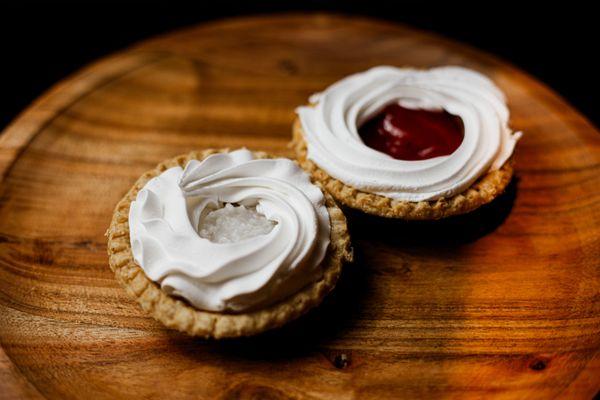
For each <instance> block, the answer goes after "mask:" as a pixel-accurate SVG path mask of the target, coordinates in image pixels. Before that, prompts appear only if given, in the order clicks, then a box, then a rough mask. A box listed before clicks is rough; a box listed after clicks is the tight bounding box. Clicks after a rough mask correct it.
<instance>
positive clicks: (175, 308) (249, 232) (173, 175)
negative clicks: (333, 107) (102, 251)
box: [107, 149, 352, 339]
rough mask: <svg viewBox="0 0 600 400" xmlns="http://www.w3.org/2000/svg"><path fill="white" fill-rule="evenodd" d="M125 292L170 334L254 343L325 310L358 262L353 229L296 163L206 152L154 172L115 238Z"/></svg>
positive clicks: (118, 220)
mask: <svg viewBox="0 0 600 400" xmlns="http://www.w3.org/2000/svg"><path fill="white" fill-rule="evenodd" d="M107 236H108V254H109V265H110V268H111V269H112V270H113V272H114V273H115V277H116V279H117V281H118V282H119V283H120V284H121V285H122V286H123V287H124V288H125V289H126V290H127V292H128V293H129V294H130V295H131V296H132V297H133V298H135V299H136V300H137V302H138V303H139V304H140V305H141V307H142V308H143V309H144V310H145V311H147V312H148V313H150V314H151V315H152V316H153V317H154V318H155V319H157V320H158V321H160V322H162V323H163V324H164V325H165V326H167V327H169V328H173V329H177V330H179V331H182V332H186V333H188V334H190V335H193V336H201V337H205V338H216V339H220V338H230V337H240V336H249V335H255V334H258V333H261V332H263V331H266V330H268V329H272V328H276V327H279V326H281V325H283V324H285V323H287V322H289V321H291V320H293V319H295V318H297V317H299V316H301V315H302V314H304V313H306V312H307V311H308V310H310V309H311V308H313V307H315V306H317V305H318V304H319V303H320V302H321V301H322V300H323V298H324V297H325V296H326V295H327V294H328V293H329V292H330V291H331V290H332V289H333V288H334V286H335V284H336V282H337V280H338V277H339V276H340V273H341V270H342V266H343V264H344V263H346V262H349V261H351V260H352V252H351V247H350V238H349V235H348V230H347V226H346V219H345V217H344V214H343V213H342V212H341V210H340V209H339V208H338V207H337V205H336V203H335V201H334V200H333V199H332V197H331V196H330V195H329V194H327V193H326V192H323V191H322V190H321V189H320V187H319V184H318V183H316V184H315V183H312V182H311V180H310V179H309V176H308V175H307V174H306V173H305V172H304V171H303V170H302V169H301V168H299V167H298V165H297V164H296V163H294V162H293V161H291V160H288V159H282V158H274V157H271V156H269V155H267V154H265V153H261V152H250V151H248V150H246V149H241V150H236V151H231V152H230V151H228V150H205V151H201V152H192V153H189V154H187V155H182V156H179V157H175V158H173V159H170V160H166V161H163V162H161V163H160V164H158V166H157V167H156V168H154V169H152V170H150V171H148V172H146V173H145V174H143V175H142V176H141V177H140V178H139V179H138V181H137V182H136V183H135V184H134V185H133V187H132V188H131V189H130V190H129V192H128V193H127V194H126V195H125V197H123V199H122V200H121V201H120V202H119V203H118V204H117V206H116V208H115V211H114V214H113V219H112V222H111V224H110V227H109V229H108V231H107Z"/></svg>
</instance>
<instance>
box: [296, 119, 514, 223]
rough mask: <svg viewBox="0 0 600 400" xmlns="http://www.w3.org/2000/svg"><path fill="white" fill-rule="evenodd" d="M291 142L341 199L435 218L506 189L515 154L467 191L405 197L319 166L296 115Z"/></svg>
mask: <svg viewBox="0 0 600 400" xmlns="http://www.w3.org/2000/svg"><path fill="white" fill-rule="evenodd" d="M292 134H293V136H292V141H291V143H290V146H291V147H292V148H293V149H294V152H295V154H296V160H297V161H298V163H299V164H300V166H301V167H302V168H304V170H305V171H307V172H308V173H310V175H311V176H312V178H313V180H315V181H317V182H320V183H321V185H322V186H323V187H324V188H325V189H327V191H328V192H329V193H330V194H331V195H332V196H333V197H334V198H335V199H336V200H337V201H338V202H340V203H342V204H344V205H345V206H348V207H350V208H354V209H357V210H360V211H363V212H365V213H368V214H372V215H376V216H380V217H386V218H400V219H405V220H435V219H441V218H446V217H450V216H453V215H460V214H465V213H468V212H470V211H473V210H474V209H476V208H478V207H481V206H482V205H484V204H487V203H489V202H491V201H492V200H494V199H495V198H496V197H498V196H499V195H500V194H502V193H503V192H504V189H506V186H507V185H508V183H509V182H510V180H511V178H512V176H513V160H512V157H511V158H510V159H509V160H508V161H507V162H505V163H504V165H503V166H502V168H500V169H499V170H497V171H491V172H488V173H487V174H486V175H484V176H482V177H481V178H479V179H478V180H477V181H476V182H475V183H473V184H472V185H471V186H470V187H469V188H467V189H466V190H465V191H464V192H462V193H459V194H457V195H454V196H452V197H449V198H441V199H437V200H430V201H418V202H413V201H402V200H394V199H391V198H389V197H386V196H381V195H378V194H374V193H367V192H363V191H361V190H358V189H355V188H353V187H351V186H347V185H345V184H344V183H343V182H341V181H339V180H337V179H335V178H333V177H331V176H330V175H329V174H327V172H325V171H323V170H322V169H320V168H319V167H318V166H317V165H316V164H315V163H314V162H313V161H311V160H309V159H308V158H307V148H306V141H305V140H304V134H303V132H302V126H301V124H300V120H299V119H298V118H296V120H295V121H294V126H293V133H292Z"/></svg>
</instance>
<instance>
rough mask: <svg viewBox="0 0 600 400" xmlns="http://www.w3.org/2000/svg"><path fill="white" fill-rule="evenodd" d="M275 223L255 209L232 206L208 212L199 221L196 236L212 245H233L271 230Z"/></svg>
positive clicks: (228, 205)
mask: <svg viewBox="0 0 600 400" xmlns="http://www.w3.org/2000/svg"><path fill="white" fill-rule="evenodd" d="M275 225H277V222H275V221H271V220H269V219H267V217H265V216H264V215H263V214H261V213H259V212H258V211H256V207H248V208H246V207H245V206H243V205H241V206H234V205H232V204H230V203H227V204H225V207H222V208H218V209H216V210H213V211H210V212H208V214H206V216H204V218H202V219H201V220H200V224H199V226H198V234H199V235H200V236H201V237H203V238H205V239H208V240H210V241H211V242H214V243H235V242H239V241H241V240H244V239H250V238H253V237H256V236H260V235H266V234H268V233H269V232H271V231H272V230H273V228H274V227H275Z"/></svg>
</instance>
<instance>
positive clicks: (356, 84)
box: [296, 66, 521, 202]
mask: <svg viewBox="0 0 600 400" xmlns="http://www.w3.org/2000/svg"><path fill="white" fill-rule="evenodd" d="M310 102H311V105H310V106H302V107H298V108H297V109H296V112H297V114H298V116H299V120H300V123H301V126H302V131H303V135H304V140H305V141H306V145H307V150H308V151H307V157H308V159H310V160H312V161H313V162H314V163H315V164H317V165H318V166H319V168H321V169H323V170H324V171H325V172H327V173H328V174H329V175H330V176H332V177H333V178H336V179H338V180H340V181H342V182H343V183H344V184H346V185H348V186H352V187H354V188H356V189H358V190H362V191H364V192H369V193H375V194H378V195H382V196H386V197H389V198H392V199H396V200H402V201H413V202H414V201H422V200H435V199H438V198H441V197H446V198H447V197H451V196H454V195H456V194H458V193H461V192H463V191H464V190H466V189H467V188H468V187H469V186H470V185H472V184H473V183H474V182H475V181H476V180H477V179H478V178H479V177H481V176H482V175H483V174H485V173H487V172H488V171H493V170H497V169H499V168H501V167H502V165H503V164H504V163H505V162H506V161H507V160H508V159H509V158H510V156H511V154H512V152H513V150H514V147H515V144H516V142H517V140H518V139H519V138H520V137H521V132H516V133H513V131H512V130H511V129H510V128H509V126H508V120H509V111H508V107H507V105H506V100H505V97H504V94H503V93H502V92H501V90H500V89H499V88H498V87H497V86H496V85H495V84H494V83H493V82H492V81H491V80H490V79H488V78H487V77H485V76H484V75H482V74H480V73H478V72H476V71H473V70H470V69H466V68H462V67H439V68H433V69H430V70H416V69H410V68H396V67H389V66H381V67H375V68H372V69H369V70H367V71H365V72H362V73H358V74H354V75H351V76H348V77H346V78H344V79H342V80H340V81H338V82H336V83H334V84H333V85H331V86H330V87H329V88H327V89H326V90H325V91H324V92H322V93H318V94H315V95H313V96H311V98H310ZM390 104H398V105H400V106H401V107H403V108H406V109H412V110H428V111H444V112H447V113H448V114H451V115H452V116H456V117H458V118H460V120H461V121H462V124H463V127H464V137H463V139H462V142H461V143H460V145H459V146H458V148H456V150H455V151H454V152H452V153H451V154H449V155H443V156H438V157H433V158H429V159H422V160H410V161H408V160H402V159H395V158H394V157H392V156H390V155H388V154H386V153H384V152H381V151H378V150H376V149H373V148H371V147H369V146H368V145H366V144H365V143H364V142H363V140H362V139H361V136H360V134H359V128H360V127H361V126H362V125H363V124H364V123H365V122H367V121H369V120H371V119H372V118H373V117H374V116H376V115H377V114H379V113H380V112H381V111H382V110H384V109H385V108H386V107H387V106H389V105H390Z"/></svg>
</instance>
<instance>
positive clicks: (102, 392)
mask: <svg viewBox="0 0 600 400" xmlns="http://www.w3.org/2000/svg"><path fill="white" fill-rule="evenodd" d="M378 64H391V65H399V66H402V65H411V66H416V67H430V66H434V65H443V64H458V65H465V66H468V67H471V68H475V69H477V70H479V71H482V72H484V73H486V74H488V75H489V76H490V77H492V78H493V79H494V80H495V81H496V82H497V83H498V85H500V86H501V87H502V89H503V90H504V91H505V92H506V94H507V96H508V99H509V103H510V107H511V110H512V124H513V126H514V127H515V128H516V129H521V130H523V131H524V132H525V136H524V138H523V140H522V141H521V142H520V143H519V146H518V150H517V154H516V162H517V170H516V171H517V172H516V173H517V179H515V180H514V181H513V183H512V184H511V186H510V188H509V190H508V192H507V193H506V194H505V195H504V196H503V197H501V198H500V199H498V200H497V201H495V202H494V203H492V204H491V205H490V206H487V207H484V208H483V209H481V210H480V211H478V212H476V213H473V214H471V215H469V216H466V217H460V218H455V219H450V220H447V221H442V222H438V223H435V224H423V223H418V224H416V223H410V224H407V223H393V224H390V223H384V222H382V221H380V220H377V219H373V218H368V217H364V216H361V215H356V214H352V215H349V217H350V220H349V222H350V228H351V233H352V234H353V238H354V244H355V250H356V253H357V256H358V261H357V263H356V264H354V265H352V266H350V267H349V268H347V269H346V271H345V273H344V276H343V278H342V281H341V282H340V284H339V286H338V288H337V289H336V291H335V292H334V294H333V295H332V296H331V297H330V298H329V299H328V300H327V301H326V302H325V304H323V306H321V307H320V308H319V309H318V310H317V311H315V312H313V313H311V314H309V315H308V316H306V317H305V318H303V319H301V320H300V321H297V322H296V323H294V324H292V325H290V326H288V327H287V328H285V329H282V330H279V331H275V332H272V333H269V334H267V335H264V336H260V337H257V338H254V339H248V340H239V341H228V342H220V343H215V342H206V341H201V340H197V339H193V338H188V337H186V336H184V335H181V334H178V333H175V332H171V331H168V330H166V329H164V328H163V327H162V326H161V325H160V324H158V323H157V322H155V321H154V320H152V319H151V318H150V317H148V316H146V315H145V314H144V313H143V312H142V311H141V310H140V308H139V307H138V306H137V305H136V304H135V302H134V301H132V300H131V299H129V298H128V297H127V295H126V293H125V292H124V291H123V290H122V289H121V288H120V287H118V285H117V283H116V281H115V279H114V278H113V276H112V273H111V272H110V270H109V268H108V265H107V256H106V248H105V238H104V237H103V234H104V232H105V230H106V228H107V225H108V223H109V221H110V218H111V212H112V208H113V206H114V204H115V203H116V202H117V201H118V199H119V198H120V197H121V196H122V195H123V193H125V192H126V191H127V189H128V188H129V187H130V185H131V184H132V183H133V182H134V181H135V179H136V178H137V177H138V175H139V174H140V173H142V172H143V171H145V170H147V169H148V168H150V167H151V166H153V165H154V164H156V163H157V162H158V161H160V160H162V159H165V158H168V157H171V156H173V155H176V154H179V153H184V152H187V151H189V150H190V149H202V148H205V147H223V146H228V147H232V148H235V147H241V146H248V147H249V148H252V149H260V150H265V151H267V152H272V153H276V154H283V155H286V154H290V152H289V150H288V149H287V148H286V143H287V142H288V140H289V138H290V130H291V123H292V121H293V118H294V114H293V110H294V107H295V106H297V105H299V104H302V103H304V102H305V100H306V98H307V96H308V95H309V94H311V93H312V92H315V91H318V90H320V89H322V88H324V87H325V86H326V85H328V84H330V83H332V82H334V81H336V80H337V79H339V78H341V77H343V76H345V75H347V74H350V73H353V72H356V71H360V70H364V69H366V68H368V67H371V66H374V65H378ZM599 172H600V135H599V133H598V131H597V130H595V129H594V128H593V127H592V126H591V125H590V124H589V123H588V122H587V121H586V120H585V119H584V118H583V117H582V116H581V115H579V114H578V113H577V112H576V111H575V110H573V109H572V108H571V107H570V106H569V105H568V104H566V103H565V102H564V101H563V100H562V99H561V98H559V97H558V96H557V95H556V94H554V93H553V92H552V91H551V90H549V89H548V88H546V87H545V86H543V85H542V84H540V83H538V82H537V81H535V80H534V79H532V78H531V77H529V76H527V75H525V74H524V73H522V72H520V71H518V70H517V69H515V68H513V67H511V66H510V65H507V64H506V63H503V62H501V61H499V60H497V59H495V58H493V57H491V56H488V55H485V54H482V53H480V52H478V51H476V50H473V49H471V48H468V47H465V46H462V45H459V44H456V43H453V42H450V41H447V40H444V39H441V38H439V37H436V36H432V35H430V34H426V33H422V32H417V31H414V30H411V29H408V28H405V27H402V26H397V25H392V24H389V23H383V22H378V21H372V20H366V19H360V18H350V17H342V16H331V15H284V16H266V17H253V18H245V19H233V20H226V21H220V22H215V23H210V24H206V25H202V26H198V27H195V28H191V29H188V30H185V31H181V32H177V33H174V34H170V35H167V36H162V37H158V38H155V39H152V40H149V41H147V42H144V43H142V44H140V45H138V46H135V47H133V48H131V49H128V50H127V51H124V52H122V53H120V54H117V55H114V56H111V57H109V58H107V59H105V60H103V61H100V62H99V63H97V64H94V65H92V66H90V67H88V68H86V69H84V70H83V71H81V72H80V73H78V74H76V75H75V76H73V77H71V78H70V79H67V80H66V81H64V82H62V83H60V84H58V85H57V86H56V87H54V88H53V89H51V90H50V91H49V92H48V93H47V94H45V95H44V96H42V98H41V99H39V100H38V101H36V102H35V103H34V104H33V105H32V106H31V107H29V108H28V109H27V110H26V111H24V113H23V114H22V115H21V116H20V117H19V118H17V119H16V120H15V121H14V122H13V123H12V124H11V125H10V126H9V127H8V128H7V129H6V130H5V131H4V133H3V134H2V136H1V137H0V177H1V182H0V344H1V348H0V397H2V398H40V397H45V398H56V399H71V398H167V397H168V398H188V397H193V398H202V399H215V398H223V399H233V398H246V399H250V398H257V399H258V398H277V399H280V398H281V399H290V398H292V399H326V398H337V399H351V398H360V399H362V398H415V397H421V398H432V397H437V398H461V399H462V398H515V399H521V398H528V399H538V398H539V399H544V398H571V399H589V398H592V397H593V396H594V395H595V394H596V393H597V392H598V390H600V378H599V377H600V354H599V347H600V243H599V241H600V240H599V234H600V207H599V206H600V173H599Z"/></svg>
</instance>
